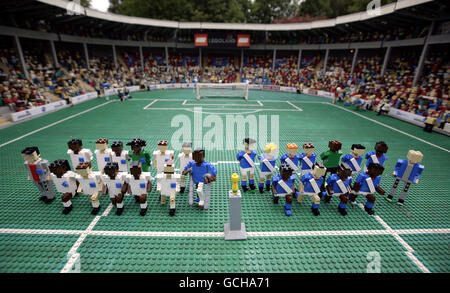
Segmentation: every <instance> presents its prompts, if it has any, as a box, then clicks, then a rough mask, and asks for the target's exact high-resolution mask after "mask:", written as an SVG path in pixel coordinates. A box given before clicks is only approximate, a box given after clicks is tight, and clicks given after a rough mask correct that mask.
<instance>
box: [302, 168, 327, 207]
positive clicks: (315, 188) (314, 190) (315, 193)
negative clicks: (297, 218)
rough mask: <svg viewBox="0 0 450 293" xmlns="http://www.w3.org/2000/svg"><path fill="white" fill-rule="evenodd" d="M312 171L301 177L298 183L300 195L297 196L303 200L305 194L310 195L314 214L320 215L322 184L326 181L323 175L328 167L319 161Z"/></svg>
mask: <svg viewBox="0 0 450 293" xmlns="http://www.w3.org/2000/svg"><path fill="white" fill-rule="evenodd" d="M313 167H314V168H313V170H312V172H306V173H305V174H304V175H303V176H302V177H301V178H300V182H299V184H298V191H299V195H298V197H297V201H298V202H300V203H301V202H302V201H303V196H304V195H309V196H310V197H311V200H312V202H313V203H312V206H311V211H312V213H313V215H314V216H318V215H320V212H319V206H320V186H321V185H322V182H323V181H324V178H323V176H325V173H326V172H327V168H325V166H324V165H323V164H322V163H320V162H317V163H315V164H314V166H313Z"/></svg>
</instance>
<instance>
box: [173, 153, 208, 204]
mask: <svg viewBox="0 0 450 293" xmlns="http://www.w3.org/2000/svg"><path fill="white" fill-rule="evenodd" d="M192 158H193V159H194V160H193V161H190V162H189V163H188V164H187V166H186V167H184V170H183V172H182V174H183V175H186V174H188V173H190V182H189V205H192V204H193V195H194V185H195V186H196V191H197V198H198V208H199V209H205V210H206V209H208V208H209V199H210V195H211V182H214V181H216V176H217V171H216V169H215V168H214V166H213V165H212V164H211V163H210V162H207V161H205V150H203V149H196V150H194V152H193V153H192ZM196 201H197V200H196Z"/></svg>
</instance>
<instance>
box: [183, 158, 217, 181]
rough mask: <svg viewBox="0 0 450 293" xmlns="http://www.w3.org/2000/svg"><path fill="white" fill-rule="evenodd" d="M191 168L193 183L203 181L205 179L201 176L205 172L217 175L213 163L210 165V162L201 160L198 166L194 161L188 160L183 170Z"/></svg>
mask: <svg viewBox="0 0 450 293" xmlns="http://www.w3.org/2000/svg"><path fill="white" fill-rule="evenodd" d="M189 169H192V179H193V181H194V183H195V184H198V183H200V182H202V183H204V182H205V179H204V178H203V176H204V175H205V174H210V175H212V176H217V171H216V169H215V168H214V166H213V165H211V163H210V162H207V161H203V162H202V164H201V165H200V166H197V164H196V163H195V161H190V162H189V163H188V164H187V166H186V167H185V168H184V170H185V171H186V170H189Z"/></svg>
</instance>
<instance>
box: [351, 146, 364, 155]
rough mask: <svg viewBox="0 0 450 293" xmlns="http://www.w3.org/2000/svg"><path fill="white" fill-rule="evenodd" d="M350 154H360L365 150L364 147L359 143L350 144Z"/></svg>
mask: <svg viewBox="0 0 450 293" xmlns="http://www.w3.org/2000/svg"><path fill="white" fill-rule="evenodd" d="M351 149H352V155H353V156H355V157H359V156H362V155H363V154H364V152H365V150H366V147H365V146H363V145H360V144H352V148H351Z"/></svg>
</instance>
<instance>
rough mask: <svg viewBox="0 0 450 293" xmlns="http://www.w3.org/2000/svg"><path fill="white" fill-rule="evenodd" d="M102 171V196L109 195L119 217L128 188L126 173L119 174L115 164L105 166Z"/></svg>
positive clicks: (117, 166) (117, 165)
mask: <svg viewBox="0 0 450 293" xmlns="http://www.w3.org/2000/svg"><path fill="white" fill-rule="evenodd" d="M104 171H105V173H104V174H103V175H102V181H103V184H104V185H103V194H109V198H110V199H111V203H112V204H113V205H115V206H116V215H118V216H120V215H121V214H122V212H123V198H124V195H125V192H126V191H127V188H128V184H127V183H126V179H127V178H126V176H127V173H125V172H119V164H117V163H115V162H112V163H111V162H110V163H108V164H106V166H105V168H104Z"/></svg>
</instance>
